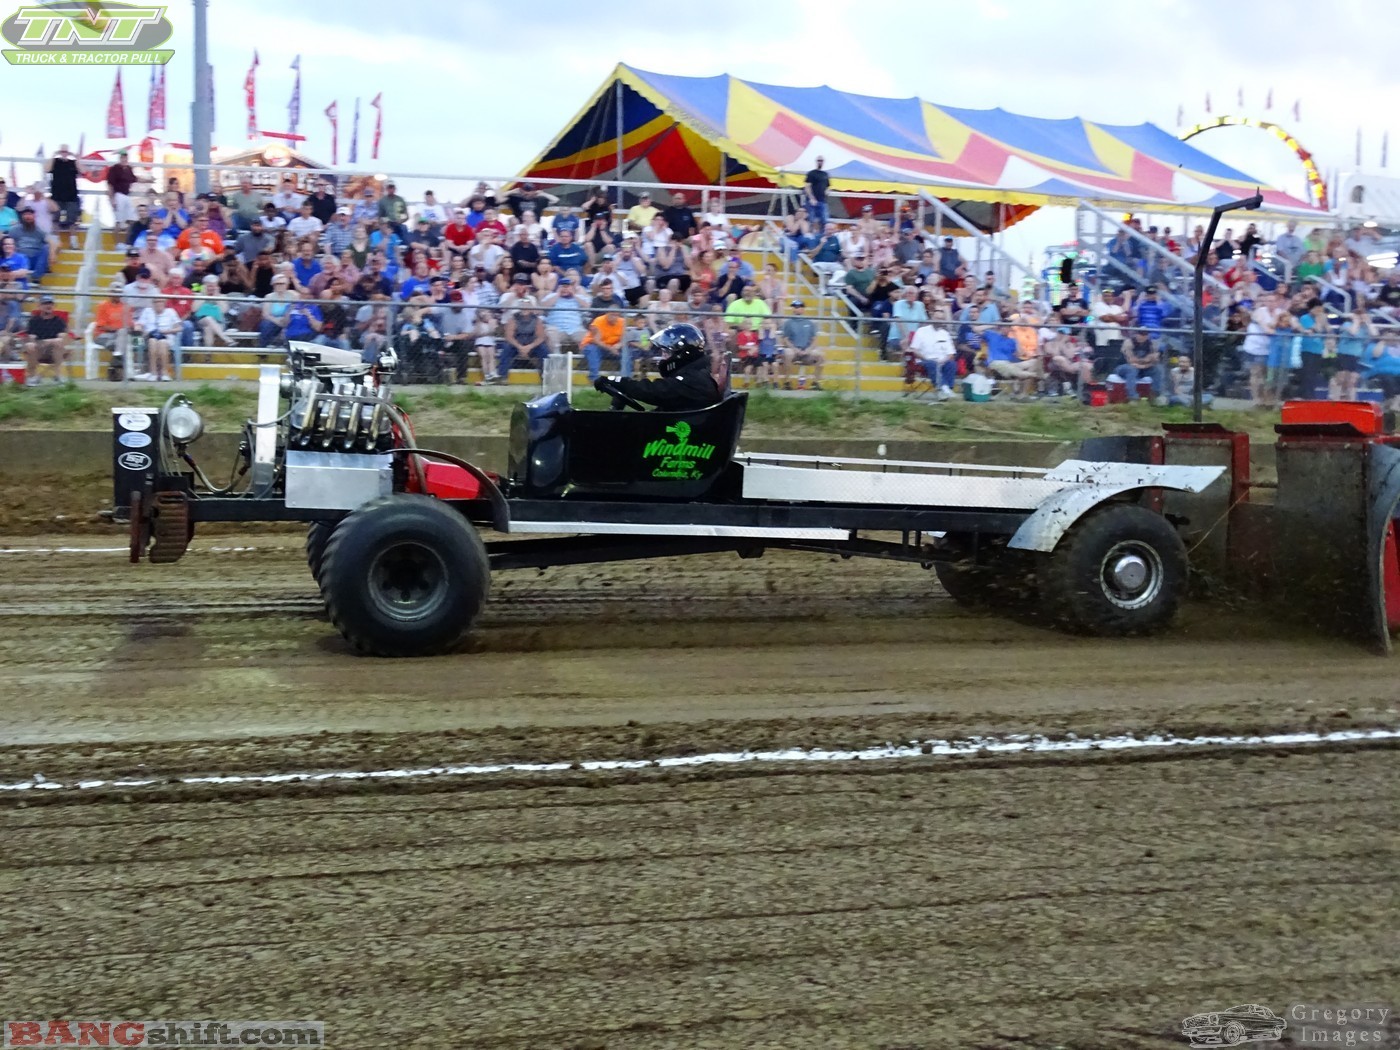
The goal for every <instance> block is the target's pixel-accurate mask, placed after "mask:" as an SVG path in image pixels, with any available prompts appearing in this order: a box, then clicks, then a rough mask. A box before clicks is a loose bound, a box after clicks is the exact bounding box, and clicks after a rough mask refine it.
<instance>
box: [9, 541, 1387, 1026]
mask: <svg viewBox="0 0 1400 1050" xmlns="http://www.w3.org/2000/svg"><path fill="white" fill-rule="evenodd" d="M59 542H60V541H58V540H55V541H54V542H52V543H50V544H48V546H51V547H53V546H58V545H59ZM81 542H82V543H85V544H91V543H93V542H98V543H100V542H101V541H93V540H91V539H85V540H83V541H81ZM235 542H236V543H245V542H247V541H246V540H244V539H241V538H240V539H236V540H235V539H231V538H230V539H217V540H202V541H200V542H199V547H198V548H197V549H196V550H195V551H193V552H192V553H191V554H190V555H189V556H188V557H187V559H186V560H185V561H184V562H182V563H180V564H179V565H177V566H174V567H151V566H142V567H134V566H128V565H127V564H126V563H125V560H124V556H123V555H122V554H121V553H106V554H101V553H86V554H48V555H41V554H35V553H29V554H0V717H3V725H4V726H5V730H6V732H5V745H6V746H4V747H0V783H11V782H15V781H22V780H27V779H28V778H30V777H32V776H34V775H35V774H42V775H43V776H45V777H46V778H47V779H48V780H50V781H54V780H58V781H62V782H65V783H68V782H72V781H75V780H81V779H87V778H93V779H97V778H104V779H109V778H112V777H133V778H137V779H150V778H156V779H162V778H168V777H174V776H180V775H187V774H211V773H212V774H228V773H240V772H243V773H253V774H265V773H276V772H283V771H313V770H353V769H378V770H387V769H396V768H406V767H413V766H416V765H425V764H426V765H433V764H440V763H451V762H499V761H521V762H540V761H556V760H557V761H561V762H566V763H567V762H577V761H581V760H586V759H597V758H602V759H616V758H651V757H659V756H674V755H684V754H693V753H696V752H702V751H736V750H742V749H744V748H763V747H800V746H814V747H864V746H869V745H872V744H879V743H881V742H884V741H908V740H922V739H927V738H929V737H941V738H948V737H958V736H965V735H968V734H977V733H1005V732H1016V731H1032V732H1047V733H1052V734H1064V733H1069V732H1074V733H1078V734H1080V735H1089V734H1106V735H1107V734H1115V733H1122V732H1138V733H1144V732H1151V731H1171V732H1176V733H1181V734H1192V733H1197V732H1201V731H1213V732H1219V733H1222V734H1240V733H1246V734H1247V733H1254V732H1257V731H1262V730H1281V729H1289V728H1312V729H1318V730H1335V729H1339V728H1352V727H1358V726H1372V725H1376V726H1392V727H1393V726H1396V725H1400V711H1398V710H1397V699H1396V697H1397V690H1396V689H1395V687H1394V681H1395V670H1394V668H1395V665H1394V664H1393V663H1390V662H1387V661H1384V660H1380V659H1377V658H1375V657H1372V656H1369V655H1367V654H1366V653H1364V652H1363V651H1361V650H1359V649H1357V650H1352V649H1347V648H1345V647H1343V646H1340V645H1339V644H1338V643H1335V642H1330V641H1323V640H1318V639H1314V638H1311V637H1309V636H1306V635H1300V634H1297V633H1290V632H1288V631H1284V630H1281V629H1278V628H1274V627H1272V626H1270V625H1269V624H1267V623H1265V622H1262V621H1261V620H1259V619H1258V618H1256V617H1254V616H1253V615H1252V614H1248V613H1244V612H1221V611H1220V610H1216V609H1207V608H1201V607H1195V608H1191V609H1188V611H1187V613H1186V615H1185V617H1184V618H1183V621H1182V623H1181V625H1180V627H1179V628H1178V629H1177V630H1176V631H1175V632H1174V633H1172V634H1170V635H1168V636H1167V637H1165V638H1160V639H1156V640H1152V641H1127V642H1114V643H1107V642H1101V641H1092V640H1084V639H1073V638H1067V637H1064V636H1062V635H1057V634H1052V633H1048V632H1044V631H1041V630H1039V629H1037V628H1034V627H1030V626H1025V625H1021V624H1014V623H1010V622H1007V621H1004V620H1000V619H995V618H990V617H979V616H970V615H968V614H966V613H964V612H963V611H961V610H959V609H958V608H957V607H956V606H954V605H953V604H952V603H951V602H950V601H948V600H947V599H946V598H944V597H942V596H941V595H940V594H939V593H938V588H937V584H936V583H935V582H934V580H933V578H932V576H931V575H930V574H928V573H925V572H922V571H921V570H919V569H917V568H913V567H908V566H899V565H883V564H881V563H878V562H865V563H861V562H850V563H845V562H840V561H828V560H825V559H819V558H814V557H802V556H795V555H794V556H783V557H770V558H765V559H764V560H762V561H760V562H742V561H739V560H738V559H734V558H732V557H724V558H697V559H689V560H682V561H676V562H673V563H661V564H659V565H650V566H648V565H645V564H642V565H634V566H626V565H623V566H615V567H605V568H602V569H599V568H590V569H585V570H556V571H551V572H549V573H546V574H543V575H537V574H536V573H534V572H529V573H516V574H512V575H510V576H503V577H501V578H500V580H499V581H498V583H497V586H496V590H495V592H494V596H493V604H492V606H491V611H490V614H489V616H488V617H487V620H486V622H485V623H484V624H483V626H482V628H481V630H480V631H479V632H478V635H477V639H476V642H475V643H474V651H472V652H470V653H466V654H462V655H459V656H454V657H448V658H441V659H435V660H425V661H414V662H409V663H404V662H390V661H380V660H372V659H361V658H356V657H354V656H352V655H350V653H349V652H348V650H347V647H346V646H344V645H343V643H341V641H340V640H339V639H338V638H337V637H334V636H333V633H332V631H331V628H330V627H329V625H328V624H327V623H326V622H325V621H324V619H323V617H322V615H321V611H320V607H319V604H318V602H317V601H316V597H315V592H314V588H313V585H312V583H311V581H310V578H309V576H308V574H307V573H306V570H305V568H304V565H303V564H302V562H301V557H300V550H299V547H298V545H297V539H296V538H295V537H293V536H288V535H274V536H265V537H261V538H258V539H255V540H254V541H252V542H253V546H254V549H251V550H211V549H210V548H211V547H219V546H222V547H229V546H231V545H232V544H233V543H235ZM41 545H44V544H43V543H42V541H35V540H33V539H26V540H23V541H14V542H13V543H0V548H14V547H20V546H26V547H33V546H41ZM110 545H112V546H117V545H118V544H117V543H112V544H110ZM1397 798H1400V763H1397V761H1396V752H1395V751H1394V750H1391V749H1386V748H1355V747H1353V748H1312V749H1297V750H1281V749H1280V750H1267V751H1266V750H1244V751H1238V750H1237V751H1229V752H1225V751H1216V750H1211V749H1197V750H1194V751H1191V752H1189V753H1188V752H1167V753H1161V754H1140V753H1135V752H1128V753H1113V754H1097V753H1090V754H1084V755H1079V756H1072V757H1058V758H1049V757H1019V758H1012V757H995V756H987V755H984V756H980V757H971V758H966V759H952V760H936V759H933V758H929V759H915V760H912V761H896V762H880V763H874V762H872V763H846V764H832V765H815V764H805V765H797V764H786V765H785V764H781V763H779V764H771V765H767V766H764V767H762V768H759V767H756V766H753V767H751V766H717V767H706V768H697V769H689V770H685V769H681V770H669V771H660V770H657V769H644V770H626V771H618V772H589V771H587V770H582V769H578V768H575V769H565V770H562V771H558V772H550V773H536V774H524V773H514V774H502V775H499V776H483V777H476V778H469V779H460V780H453V781H446V780H443V781H434V780H432V779H410V780H405V781H377V782H375V783H373V784H366V783H323V784H318V785H306V784H301V785H266V784H264V785H240V786H237V787H229V786H209V785H204V786H198V787H195V786H180V785H176V784H158V785H156V786H153V787H141V788H131V789H117V790H111V789H100V790H89V791H75V790H58V791H47V792H46V791H39V790H35V791H29V792H23V793H20V792H6V793H0V806H3V807H4V809H3V810H0V820H2V821H3V824H0V826H2V827H3V828H4V841H5V842H6V846H7V849H6V851H5V854H4V859H3V861H0V892H3V894H4V899H5V900H6V901H7V902H8V904H9V910H8V912H7V913H6V918H5V922H4V928H3V933H4V935H5V936H4V937H3V939H0V973H3V974H5V975H6V980H5V990H6V994H5V998H6V1003H5V1014H6V1015H7V1016H9V1017H26V1016H48V1015H62V1014H67V1015H70V1016H83V1017H116V1016H127V1017H134V1016H144V1017H186V1016H189V1017H225V1018H235V1017H265V1018H272V1017H295V1016H312V1017H317V1018H321V1019H323V1020H325V1021H326V1023H327V1031H328V1037H329V1038H328V1043H329V1045H332V1046H342V1047H357V1048H358V1047H365V1048H382V1047H400V1046H402V1047H443V1046H471V1047H477V1046H481V1047H520V1048H525V1047H530V1048H534V1047H584V1046H589V1047H607V1048H609V1050H611V1048H630V1047H690V1048H696V1047H709V1046H714V1047H721V1046H722V1047H760V1046H763V1047H768V1046H772V1047H801V1048H806V1047H896V1046H909V1047H914V1046H917V1047H929V1048H933V1047H940V1048H941V1047H950V1046H1037V1047H1041V1046H1044V1047H1051V1046H1074V1047H1085V1048H1090V1047H1106V1046H1115V1047H1116V1046H1164V1047H1165V1046H1182V1045H1185V1041H1184V1040H1183V1039H1182V1037H1181V1036H1180V1034H1179V1032H1178V1026H1179V1023H1180V1020H1181V1018H1183V1017H1184V1016H1186V1015H1187V1014H1189V1013H1192V1012H1196V1011H1198V1010H1201V1009H1207V1008H1211V1007H1223V1006H1228V1005H1232V1004H1234V1003H1235V1002H1259V1003H1264V1004H1270V1005H1272V1006H1273V1008H1274V1009H1275V1010H1276V1011H1280V1012H1281V1011H1282V1010H1283V1009H1284V1008H1285V1007H1286V1006H1287V1004H1289V1003H1291V1002H1295V1001H1304V1000H1307V1001H1322V1000H1329V999H1330V1000H1333V1001H1339V1000H1348V1001H1359V1000H1367V999H1370V1000H1380V1001H1387V1002H1392V1003H1393V1004H1394V1005H1400V1003H1394V999H1395V998H1396V990H1397V989H1400V935H1397V932H1396V931H1397V929H1400V925H1397V922H1396V915H1397V909H1400V876H1397V874H1396V872H1397V871H1398V870H1400V863H1397V862H1400V837H1397V834H1396V831H1395V828H1396V826H1397V820H1396V816H1397V812H1396V810H1397V805H1396V799H1397ZM443 1026H455V1027H448V1028H444V1027H443ZM1392 1037H1393V1038H1395V1039H1396V1041H1397V1043H1400V1032H1395V1033H1392Z"/></svg>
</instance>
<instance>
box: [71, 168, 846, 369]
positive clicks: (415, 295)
mask: <svg viewBox="0 0 1400 1050" xmlns="http://www.w3.org/2000/svg"><path fill="white" fill-rule="evenodd" d="M546 209H549V216H548V219H549V221H548V222H546V221H544V217H545V212H546ZM114 210H117V212H118V214H124V215H126V216H127V221H125V222H122V223H121V224H120V228H119V235H120V237H121V241H122V243H123V244H124V245H125V252H126V265H125V266H124V267H123V268H122V269H121V271H120V273H118V274H115V275H113V279H112V284H111V287H110V291H111V293H112V297H113V302H116V301H118V300H120V302H121V303H122V304H124V305H125V306H126V307H128V308H129V311H128V313H127V314H124V315H120V316H119V315H118V314H117V313H116V311H115V310H111V311H107V316H106V317H104V318H101V319H99V320H98V328H97V338H98V339H99V341H102V342H103V343H104V345H112V346H114V347H115V346H116V345H117V344H118V343H119V342H121V343H122V345H123V347H125V346H127V345H132V344H133V338H132V337H135V341H136V342H141V343H145V344H147V345H149V344H151V343H155V344H157V345H161V346H168V347H174V348H175V349H176V350H177V351H178V353H179V355H180V356H183V355H184V354H187V353H191V352H193V353H199V352H207V351H209V350H211V349H214V348H218V347H222V346H227V345H232V344H236V343H239V344H242V345H244V346H253V347H257V348H262V349H273V348H278V347H282V346H285V345H286V344H287V342H288V341H291V340H306V341H311V342H316V343H321V344H323V345H328V346H336V347H340V348H342V349H351V350H356V351H359V352H360V353H361V354H362V355H363V357H364V358H365V359H366V360H372V359H374V358H375V357H377V355H378V354H379V353H380V351H381V350H383V349H384V348H385V347H386V346H390V347H392V348H393V349H395V350H396V351H397V353H398V356H399V359H400V362H401V367H402V368H403V369H404V371H405V372H406V374H407V375H408V377H409V378H410V379H411V380H413V381H420V382H459V383H461V382H467V381H469V380H470V379H471V378H472V376H471V371H472V370H473V369H476V370H478V373H479V379H478V380H477V382H478V383H479V384H496V383H504V382H506V381H507V377H508V376H509V374H510V371H511V370H512V368H515V367H518V366H519V367H526V366H529V367H534V368H539V369H542V368H543V362H544V360H545V358H546V357H548V356H549V355H550V354H557V353H563V352H575V353H578V354H580V355H581V356H582V357H583V358H584V360H585V361H586V363H587V369H588V374H589V377H590V378H596V377H597V375H599V374H600V372H601V371H602V370H603V369H604V368H605V367H607V366H609V365H615V366H616V367H617V368H618V370H620V371H621V372H622V373H623V374H629V375H630V374H631V373H632V371H633V370H634V369H640V370H642V371H645V369H646V368H647V367H648V365H649V363H650V356H651V355H650V352H649V345H650V339H651V336H652V335H653V334H654V333H655V332H657V331H659V330H660V329H661V328H663V327H665V326H666V325H668V324H671V323H674V322H677V321H689V322H691V323H694V324H696V325H699V326H700V327H701V328H702V330H703V331H704V332H705V334H706V336H707V338H708V340H709V342H710V344H711V346H712V348H713V350H714V358H715V367H716V369H717V370H723V369H727V368H728V367H729V364H728V362H729V360H730V356H729V355H731V354H732V355H733V360H734V362H735V366H734V367H736V368H738V369H741V370H742V371H743V372H744V373H745V374H747V375H749V376H750V377H751V378H752V381H753V382H754V383H771V384H774V385H777V384H783V385H787V386H792V385H794V384H796V385H807V384H808V376H807V370H808V369H811V373H812V374H811V377H810V385H811V387H813V388H817V387H819V386H820V383H821V370H822V364H823V360H822V353H821V351H820V349H819V348H818V346H817V337H816V336H817V333H816V326H815V324H814V323H813V322H812V321H811V320H810V319H808V318H806V317H805V316H804V315H805V312H806V307H805V305H804V304H803V303H801V302H800V301H796V300H792V299H790V298H785V297H784V296H783V282H782V281H781V280H780V279H779V276H778V273H777V267H776V265H770V266H768V267H766V268H765V269H764V271H763V272H761V273H755V272H754V268H753V266H752V264H751V263H749V262H748V261H746V260H745V259H744V257H743V255H742V254H741V253H740V251H739V248H738V241H739V239H740V238H741V237H742V236H743V234H744V232H745V231H744V230H742V229H735V228H732V227H731V226H730V224H729V222H728V220H727V219H726V218H725V216H723V215H722V214H719V213H715V212H710V213H703V214H697V212H696V209H695V207H693V205H692V202H691V201H690V200H689V199H688V198H687V196H686V195H685V194H683V193H679V192H678V193H674V194H671V195H670V198H669V200H667V201H665V202H661V203H656V202H653V200H652V197H651V195H650V194H649V193H646V192H643V193H641V194H640V195H639V196H638V197H637V198H636V203H635V204H634V205H632V206H631V207H630V208H618V207H615V205H614V203H613V200H612V198H611V197H610V195H609V193H608V191H606V190H604V189H603V188H601V187H600V188H599V189H598V191H597V192H596V193H595V194H594V195H593V196H592V197H591V198H590V199H589V200H588V201H587V202H586V203H585V204H584V205H583V206H582V207H580V208H574V207H571V206H568V205H567V204H560V203H559V201H558V199H557V198H555V197H554V196H552V195H550V194H547V193H544V192H542V191H541V190H539V189H538V188H536V187H535V186H533V185H532V184H530V183H524V184H522V185H520V186H519V188H518V189H515V190H513V191H512V192H511V193H509V194H508V195H503V196H502V197H499V198H498V196H497V195H496V193H494V192H493V191H492V190H491V189H489V188H488V187H487V186H486V185H484V184H479V185H478V186H477V187H476V189H475V190H474V191H473V192H472V193H471V194H469V195H468V196H467V197H466V198H465V199H463V200H461V201H459V202H457V203H455V204H453V203H451V202H444V201H442V200H439V199H438V198H437V196H436V195H435V194H434V193H433V192H432V191H428V192H426V193H424V195H423V198H422V199H421V200H415V201H409V200H407V199H405V198H404V197H403V196H401V195H400V194H399V192H398V188H397V186H396V184H395V183H394V181H393V180H388V181H385V182H383V183H382V184H381V183H378V182H375V181H365V182H363V183H361V184H358V185H356V186H354V187H353V189H352V190H351V191H350V195H349V196H347V197H342V198H337V196H336V193H335V190H334V188H333V187H332V185H331V184H330V183H329V182H325V181H318V182H316V183H315V185H314V187H313V188H312V189H311V192H309V193H307V192H305V191H299V190H298V189H297V184H296V182H295V181H294V179H293V178H292V177H290V176H289V177H288V178H287V179H286V180H285V181H284V182H283V183H282V184H281V185H280V187H279V188H278V189H277V190H276V191H275V192H272V193H266V192H264V191H261V190H259V189H258V188H256V187H255V186H254V185H253V183H252V182H251V181H250V180H247V179H244V180H242V181H241V182H240V183H239V185H238V187H237V189H236V190H233V191H232V192H228V193H209V194H204V195H201V196H200V197H199V198H197V199H186V196H185V195H184V194H182V193H181V192H180V191H179V190H178V188H176V187H175V186H174V185H172V186H170V187H169V188H167V190H166V191H165V192H164V193H163V194H160V195H159V196H158V197H157V196H153V197H152V199H150V200H149V201H140V200H135V199H132V198H130V197H129V196H128V199H127V200H126V201H124V202H123V204H122V206H121V208H120V209H116V208H115V205H114ZM209 295H218V296H221V297H223V298H222V299H221V301H220V302H217V303H209V302H202V301H200V302H199V304H198V305H197V306H196V300H200V299H202V297H204V296H209ZM192 296H193V297H194V299H192V298H191V297H192ZM147 311H150V312H147ZM172 313H173V315H174V318H173V319H172V317H171V314H172ZM177 321H178V323H177ZM169 374H170V370H169V364H168V359H167V357H166V355H164V354H161V355H159V356H157V357H154V358H152V357H151V356H150V355H148V358H147V362H146V365H145V366H144V367H143V369H142V370H141V371H140V372H139V373H137V375H136V376H135V378H148V379H155V380H160V379H164V378H167V377H168V376H169Z"/></svg>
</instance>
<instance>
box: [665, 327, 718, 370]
mask: <svg viewBox="0 0 1400 1050" xmlns="http://www.w3.org/2000/svg"><path fill="white" fill-rule="evenodd" d="M651 347H652V349H653V350H654V351H656V352H657V353H659V354H661V355H662V358H661V361H660V362H659V363H658V364H657V366H656V369H657V371H658V372H660V373H661V374H662V375H663V376H666V377H668V378H669V377H670V376H673V375H675V374H676V373H677V372H679V371H680V370H681V369H682V368H684V367H685V366H686V365H688V364H690V363H691V362H692V361H700V360H703V359H704V358H706V357H707V356H708V353H707V352H706V350H705V336H704V335H703V334H702V333H701V331H700V329H698V328H696V327H695V326H694V325H693V324H671V325H667V326H666V327H665V328H663V329H661V331H659V332H657V333H656V334H655V335H654V336H652V337H651Z"/></svg>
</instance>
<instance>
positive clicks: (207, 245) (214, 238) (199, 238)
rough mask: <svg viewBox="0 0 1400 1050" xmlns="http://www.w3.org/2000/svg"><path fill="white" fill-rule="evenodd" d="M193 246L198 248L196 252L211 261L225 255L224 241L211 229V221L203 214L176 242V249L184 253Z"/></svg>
mask: <svg viewBox="0 0 1400 1050" xmlns="http://www.w3.org/2000/svg"><path fill="white" fill-rule="evenodd" d="M192 246H196V247H195V250H196V251H197V252H199V253H200V254H202V255H204V256H205V257H206V258H209V259H218V258H220V257H221V256H222V255H223V254H224V239H223V238H222V237H220V236H219V235H218V234H217V233H215V232H214V231H213V230H211V229H210V228H209V219H208V218H207V217H206V216H205V215H203V214H202V213H199V214H196V215H195V216H194V218H192V219H191V220H190V224H189V225H188V226H186V227H185V228H184V230H182V231H181V232H180V236H179V238H178V239H177V240H176V241H175V247H177V248H179V249H180V251H182V252H184V251H188V250H189V249H190V248H191V247H192Z"/></svg>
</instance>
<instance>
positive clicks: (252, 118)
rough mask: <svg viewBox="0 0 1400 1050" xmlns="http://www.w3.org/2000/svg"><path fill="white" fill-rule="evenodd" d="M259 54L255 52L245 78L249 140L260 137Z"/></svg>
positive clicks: (244, 91)
mask: <svg viewBox="0 0 1400 1050" xmlns="http://www.w3.org/2000/svg"><path fill="white" fill-rule="evenodd" d="M257 73H258V52H257V51H256V50H254V51H253V64H252V65H251V66H249V67H248V75H247V76H246V77H244V78H243V102H244V104H245V105H247V107H248V138H250V139H255V138H257V137H258V86H257V81H256V79H255V78H256V76H257Z"/></svg>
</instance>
